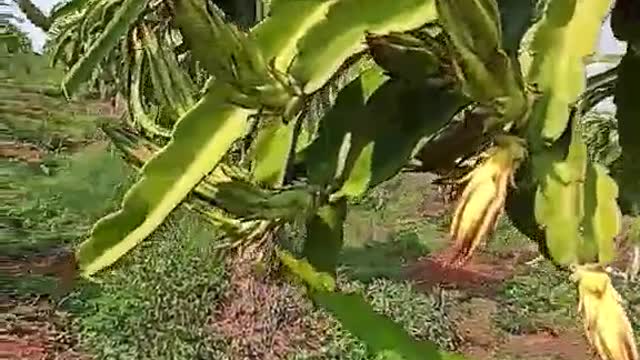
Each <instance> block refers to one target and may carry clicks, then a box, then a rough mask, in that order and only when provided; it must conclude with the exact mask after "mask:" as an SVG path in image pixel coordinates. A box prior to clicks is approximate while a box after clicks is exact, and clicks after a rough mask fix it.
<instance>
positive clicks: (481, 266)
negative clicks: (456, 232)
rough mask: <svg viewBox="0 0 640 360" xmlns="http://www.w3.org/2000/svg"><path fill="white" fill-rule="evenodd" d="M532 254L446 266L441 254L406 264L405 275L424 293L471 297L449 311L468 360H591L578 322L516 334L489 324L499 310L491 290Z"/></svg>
mask: <svg viewBox="0 0 640 360" xmlns="http://www.w3.org/2000/svg"><path fill="white" fill-rule="evenodd" d="M535 256H536V253H535V252H533V251H532V252H528V251H527V252H522V253H519V254H515V255H512V256H510V257H507V258H504V259H499V258H496V257H491V256H489V255H486V254H476V255H475V256H474V257H473V258H472V261H471V262H470V263H468V264H467V265H465V266H463V267H459V268H451V267H448V266H447V265H446V264H445V261H444V260H445V259H447V258H448V256H447V253H446V252H443V253H440V254H436V255H433V256H430V257H428V258H424V259H421V260H419V261H418V262H417V263H416V264H414V265H413V266H411V267H410V268H409V271H408V276H409V278H411V279H412V280H414V281H416V283H417V284H418V286H419V287H421V288H422V289H424V290H425V291H430V290H431V288H432V287H434V286H436V285H438V286H440V287H443V288H449V289H451V288H453V289H457V290H461V291H463V292H464V293H465V294H466V295H468V296H470V297H471V298H470V299H468V300H466V301H464V302H462V303H461V304H459V305H456V306H455V307H454V309H453V310H452V314H451V315H452V318H453V319H454V321H455V323H456V327H457V331H458V334H459V335H460V337H461V338H462V339H463V345H462V348H461V351H462V352H463V353H464V354H465V355H466V356H467V357H468V358H470V359H475V360H493V359H503V358H508V359H511V358H517V359H528V360H529V359H533V360H549V359H558V360H592V359H596V357H594V355H593V352H592V350H591V348H590V346H589V345H588V343H587V340H586V339H585V337H584V336H583V334H582V331H581V328H579V324H578V323H576V327H575V328H571V329H553V327H554V324H549V327H548V328H552V330H551V331H549V330H547V331H543V329H540V331H539V332H537V333H531V334H521V335H514V334H508V333H504V332H503V331H501V330H500V329H497V328H496V327H495V325H494V320H493V317H494V315H495V314H496V313H497V312H498V311H499V304H498V302H497V301H496V296H495V291H496V290H497V288H498V287H499V286H500V284H501V283H503V282H504V281H505V280H507V279H509V278H511V277H512V276H514V275H515V274H516V271H517V266H518V265H521V264H523V263H524V262H526V261H528V260H531V259H533V258H535Z"/></svg>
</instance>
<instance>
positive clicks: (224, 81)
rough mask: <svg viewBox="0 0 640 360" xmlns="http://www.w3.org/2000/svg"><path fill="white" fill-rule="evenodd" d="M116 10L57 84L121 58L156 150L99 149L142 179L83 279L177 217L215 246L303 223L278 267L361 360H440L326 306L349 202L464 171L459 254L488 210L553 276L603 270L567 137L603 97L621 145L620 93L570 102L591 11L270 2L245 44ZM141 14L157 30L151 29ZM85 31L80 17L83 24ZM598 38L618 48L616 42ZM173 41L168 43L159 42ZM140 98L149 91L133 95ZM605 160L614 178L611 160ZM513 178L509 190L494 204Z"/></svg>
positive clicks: (599, 9)
mask: <svg viewBox="0 0 640 360" xmlns="http://www.w3.org/2000/svg"><path fill="white" fill-rule="evenodd" d="M112 4H113V3H112ZM131 4H132V3H131V2H130V1H129V0H125V1H124V2H123V3H122V5H120V6H118V10H117V12H116V16H115V18H114V20H112V21H111V22H110V24H109V25H108V26H107V27H106V28H105V29H104V31H99V32H98V36H97V39H98V40H97V41H95V42H92V45H91V48H90V50H89V51H88V52H87V54H86V55H83V56H82V57H81V58H80V59H79V61H78V62H75V65H74V67H73V68H72V69H71V71H70V73H69V74H68V77H67V80H66V81H65V84H66V85H67V86H71V87H73V88H76V87H77V86H78V85H79V84H80V81H81V80H83V79H86V78H87V77H88V76H89V74H90V70H91V71H93V70H94V68H95V67H96V66H98V65H101V66H104V67H105V68H106V67H107V65H108V64H109V62H108V61H106V60H105V59H107V54H108V53H109V52H110V51H111V50H112V49H115V48H116V45H117V44H118V43H119V44H120V45H121V46H120V52H119V53H115V52H114V53H113V54H112V55H113V57H112V59H111V60H113V59H117V58H118V56H121V57H122V58H123V59H124V63H125V64H126V66H125V67H127V66H128V69H133V74H134V75H136V76H135V77H133V78H132V79H131V80H134V81H124V83H125V85H124V86H123V88H124V89H127V90H129V89H131V90H132V91H129V95H133V97H132V98H131V99H130V100H132V101H131V103H130V107H131V108H132V109H133V110H134V111H133V112H132V114H133V116H132V119H133V121H132V122H133V124H134V125H135V126H139V127H141V128H143V129H146V130H147V132H146V133H147V134H148V135H149V134H154V133H155V134H156V135H161V136H170V140H169V142H168V144H166V145H164V144H163V143H162V141H160V140H156V139H153V138H152V137H150V138H149V139H148V140H150V143H151V144H152V145H151V146H148V148H149V149H151V152H153V153H154V154H153V155H151V156H135V152H136V147H135V146H136V145H135V144H136V143H138V141H137V140H135V136H133V139H127V137H126V136H124V137H118V136H115V137H114V139H116V138H117V139H119V140H118V141H121V145H120V148H122V149H123V150H124V151H125V153H127V154H128V156H129V157H130V158H132V159H136V160H134V162H135V163H136V166H140V165H141V164H142V163H144V165H142V167H141V175H142V177H141V179H140V180H139V181H138V182H137V183H136V184H135V185H134V186H133V187H132V188H131V189H130V191H129V193H128V194H127V195H126V196H125V199H124V201H123V204H122V209H121V210H119V211H118V212H116V213H113V214H110V215H108V216H106V217H105V218H103V219H102V220H100V221H99V222H98V223H96V225H95V227H94V228H93V231H92V234H91V237H90V238H89V239H87V240H86V241H85V242H84V243H83V244H82V245H81V246H80V247H79V249H78V251H77V253H76V255H77V258H78V262H79V265H80V268H81V271H82V272H83V274H84V275H91V274H93V273H95V272H97V271H99V270H101V269H103V268H105V267H107V266H110V265H112V264H113V263H115V262H116V261H117V260H118V259H119V258H120V257H122V256H123V255H125V254H126V253H127V252H128V251H130V250H131V249H133V248H134V247H135V246H136V245H138V244H139V243H140V242H142V241H143V240H144V239H145V238H147V237H148V236H149V235H150V234H151V233H152V232H153V231H155V230H156V229H157V228H158V227H159V226H160V225H161V224H162V223H163V221H164V220H165V219H166V218H167V217H168V216H169V214H170V213H171V212H172V211H173V209H175V208H176V207H177V206H178V205H179V204H180V203H182V202H183V201H185V203H186V205H187V206H188V207H190V208H191V209H195V210H198V211H200V212H201V213H202V214H204V215H205V216H207V218H208V219H210V220H211V221H212V222H213V223H215V224H218V225H219V226H220V227H221V228H222V229H224V230H225V232H226V235H227V236H228V238H230V239H228V241H229V242H230V243H233V244H249V243H253V244H263V243H264V242H272V241H275V240H273V239H274V238H276V236H275V235H276V234H277V233H278V231H279V229H281V227H282V226H283V225H285V224H287V223H288V224H291V223H294V222H299V223H303V222H304V223H306V237H305V238H304V239H303V244H302V251H301V254H295V252H294V253H291V254H290V253H288V252H284V251H278V254H279V255H280V260H281V262H282V263H283V264H284V265H285V266H286V267H288V268H289V270H291V271H292V272H293V273H294V274H295V275H297V276H298V278H300V279H302V280H303V282H304V283H306V284H307V285H308V292H309V295H310V296H311V298H312V299H313V300H314V301H315V302H316V303H317V304H318V305H320V306H322V307H324V308H325V309H328V310H329V311H330V312H331V313H332V314H333V315H334V316H335V317H336V318H338V319H339V320H340V321H341V323H342V325H343V326H344V327H345V328H347V329H348V330H349V331H350V332H351V333H353V334H354V335H356V336H357V337H359V338H361V339H363V340H364V341H365V342H366V343H367V346H368V349H369V350H370V351H371V352H375V353H378V355H381V354H386V355H387V356H388V357H391V358H400V357H402V358H405V359H412V358H423V357H424V356H427V355H431V356H434V357H436V358H448V357H450V355H448V354H444V353H442V352H439V351H437V349H436V348H435V347H434V345H433V344H431V343H421V342H419V341H416V340H415V339H412V338H411V336H409V335H408V334H407V333H406V332H405V331H404V330H403V329H402V327H400V326H398V325H395V324H393V323H392V322H389V320H388V319H386V318H384V317H381V316H380V315H379V314H377V313H376V312H375V311H373V310H372V308H371V307H370V306H369V305H368V304H367V303H366V302H365V301H364V299H363V298H362V297H360V296H358V295H355V294H346V293H341V292H339V291H336V290H335V289H334V286H333V282H334V279H333V277H332V276H331V274H334V273H335V270H336V266H337V264H338V261H339V259H340V252H341V250H342V247H343V242H344V229H343V226H344V224H345V220H346V219H347V204H346V203H347V201H353V200H357V199H361V198H362V197H363V196H365V194H366V193H367V191H369V190H370V189H372V188H373V187H375V186H377V185H379V184H381V183H382V182H384V181H386V180H389V179H391V178H393V177H394V176H396V175H397V174H398V173H400V172H401V171H404V170H414V171H415V170H422V171H425V169H427V170H433V169H436V168H437V169H438V170H440V171H441V173H445V174H447V175H448V176H449V177H458V176H457V174H460V173H462V172H467V171H469V170H472V169H473V170H476V171H472V172H470V174H469V175H468V176H467V177H465V178H464V179H463V180H464V181H467V180H469V181H470V182H469V184H471V185H469V186H470V187H469V188H468V189H465V190H464V192H463V195H462V200H461V206H460V207H459V208H458V209H457V210H456V212H455V214H454V223H457V224H460V223H461V222H464V224H462V225H461V226H460V228H463V227H464V228H468V229H469V231H468V232H470V234H465V235H464V236H462V238H463V239H462V240H463V241H458V243H457V244H456V246H458V248H459V249H458V250H457V251H458V252H460V253H463V252H471V250H472V249H474V248H475V247H476V246H477V245H478V244H479V243H480V242H482V241H483V240H484V238H485V237H486V236H487V234H489V233H490V231H491V228H492V227H493V225H494V224H496V223H497V216H498V215H499V214H500V213H501V210H502V208H503V207H504V206H505V202H506V207H507V209H508V212H509V213H510V214H511V215H512V216H513V217H514V218H513V219H512V220H513V222H514V223H515V224H516V225H517V226H518V227H519V228H520V229H521V230H522V231H523V232H524V233H525V234H527V235H528V236H530V237H532V238H534V240H536V241H538V242H541V243H542V242H543V245H544V246H543V247H546V248H547V249H548V251H549V254H548V255H549V256H550V257H551V258H552V259H553V260H554V262H555V263H557V264H560V265H563V266H573V265H579V264H588V263H600V264H603V265H605V264H608V263H609V262H611V261H612V259H613V257H614V243H613V238H614V237H615V236H616V235H617V233H618V232H619V230H620V210H619V208H618V204H617V198H618V185H617V184H616V183H615V181H614V180H613V178H612V177H611V176H609V174H608V170H607V169H606V168H605V167H604V165H603V164H599V163H597V162H595V161H594V159H592V158H590V157H589V151H588V146H587V143H586V140H585V136H584V135H583V133H584V129H583V128H584V126H583V124H582V122H583V115H584V113H585V112H587V111H588V110H589V109H590V108H591V107H592V106H593V105H594V104H595V103H597V101H599V100H601V99H602V98H603V97H605V96H604V95H603V94H608V93H609V92H610V91H611V88H612V84H613V82H615V81H617V84H616V91H617V93H616V101H617V103H619V104H622V106H621V109H619V115H620V116H619V119H618V120H619V121H620V124H619V127H620V129H621V130H622V129H623V127H627V126H631V125H629V124H630V123H631V122H630V121H628V120H629V119H630V118H631V115H629V114H632V112H633V111H632V110H633V109H632V108H630V107H629V106H632V105H630V104H626V103H625V101H628V100H629V99H631V98H630V97H628V96H630V94H633V93H634V92H633V91H632V90H631V82H630V83H628V84H625V82H624V81H626V80H622V79H621V80H617V79H616V78H615V77H610V76H609V74H605V75H601V76H600V77H604V78H605V79H604V80H602V79H600V78H599V79H600V80H602V81H600V80H598V79H596V80H593V81H590V82H589V83H588V84H589V86H588V87H587V86H586V85H587V82H586V81H585V76H584V74H585V72H584V60H585V58H586V57H587V56H588V55H589V54H590V53H591V52H592V50H593V48H594V44H595V41H596V35H597V34H598V30H599V28H600V26H601V23H602V20H603V18H604V17H605V15H606V13H607V11H608V7H609V1H606V0H598V1H593V2H585V1H576V0H572V1H565V0H562V1H561V0H550V1H546V2H545V5H546V6H545V7H544V8H543V9H542V11H541V13H540V14H539V13H538V11H537V9H536V7H537V6H538V4H534V3H533V2H531V1H527V2H524V3H522V4H520V6H516V5H515V3H514V2H509V1H505V2H500V3H498V2H496V1H493V0H474V1H471V2H468V3H465V5H464V6H463V5H461V4H459V3H455V2H450V1H449V2H447V1H439V0H438V1H435V2H433V1H429V0H402V1H395V2H377V3H371V2H368V1H363V0H332V1H324V0H322V1H321V0H301V1H295V2H293V1H284V0H276V1H274V2H273V3H272V4H270V12H269V15H268V16H267V17H266V18H265V19H264V20H263V21H262V22H260V23H259V24H257V25H256V26H254V27H252V28H251V29H249V30H248V31H244V30H241V29H240V27H238V26H236V25H235V24H233V23H231V22H230V21H229V20H227V19H226V18H225V15H224V14H223V12H222V11H221V10H220V9H219V8H218V7H216V6H206V5H205V4H204V3H202V2H197V1H195V0H176V1H173V2H169V3H167V4H166V7H163V5H157V4H156V3H153V4H151V3H148V4H147V2H143V3H140V4H135V5H131ZM156 5H157V6H158V7H155V6H156ZM103 6H105V9H106V7H107V6H108V5H104V4H103ZM113 6H115V5H113ZM619 6H623V5H619ZM85 7H86V6H85ZM146 10H148V11H146ZM618 11H619V10H618ZM106 12H108V11H107V10H105V13H103V15H104V14H106ZM154 12H155V13H157V14H161V16H159V17H160V18H163V17H164V16H166V17H169V19H168V20H169V21H166V24H170V25H168V27H167V28H168V29H169V30H168V29H167V28H162V27H160V26H159V25H158V23H157V22H156V21H158V22H160V23H162V21H160V20H157V19H154V18H153V17H152V16H151V14H152V13H154ZM85 16H86V17H87V18H91V17H92V16H97V15H96V13H95V12H92V11H91V10H90V9H89V10H87V12H85ZM617 16H620V15H617ZM103 17H104V16H103ZM96 19H97V18H96ZM164 20H167V19H164ZM616 21H617V23H616V24H618V25H616V26H617V27H618V30H616V33H617V34H618V36H629V35H628V34H629V30H628V29H627V30H621V29H622V27H624V26H622V25H620V24H621V23H620V21H619V19H618V20H616ZM176 25H177V30H179V32H180V36H175V38H179V39H175V38H174V37H173V35H174V34H172V32H171V31H170V30H176V29H171V27H172V26H176ZM82 26H86V23H85V25H81V27H82ZM621 26H622V27H621ZM88 32H89V33H91V31H88ZM83 33H86V32H84V31H83ZM156 33H157V34H159V35H155V34H156ZM125 34H126V36H125ZM622 34H625V35H622ZM175 35H177V34H175ZM121 39H124V40H122V41H121ZM172 39H173V40H172ZM139 43H140V44H142V45H143V47H144V51H145V56H144V58H143V57H142V55H140V54H137V55H136V54H135V53H134V56H133V60H134V61H133V62H131V61H129V60H131V59H130V55H131V51H130V50H131V49H132V47H131V45H133V47H134V48H137V46H136V45H137V44H139ZM179 48H182V49H179ZM366 50H369V51H366ZM635 51H637V49H634V47H633V46H631V47H630V50H629V53H628V54H627V56H626V61H625V62H623V64H622V65H621V66H620V68H619V69H620V71H621V72H624V73H625V74H628V76H626V77H627V78H633V74H634V73H635V71H637V69H636V67H637V66H635V65H630V63H633V58H632V57H635V56H636V53H635ZM629 54H631V55H629ZM185 57H187V58H189V60H186V61H184V58H185ZM371 58H373V61H374V62H376V64H374V65H372V66H371V65H370V64H371ZM180 59H183V60H180ZM630 59H631V60H630ZM103 60H105V61H104V62H102V61H103ZM181 61H184V62H182V63H181ZM112 64H113V63H112ZM145 64H146V65H145ZM185 64H187V65H185ZM196 65H197V66H196ZM198 66H202V67H203V68H204V69H205V70H206V71H207V72H208V75H210V78H209V80H208V81H207V83H206V84H205V85H204V88H203V89H202V91H201V94H200V95H195V91H193V89H192V88H193V86H192V84H196V83H197V81H196V80H195V79H194V78H195V77H194V75H193V73H194V72H193V71H192V69H191V68H190V69H189V70H187V69H186V68H187V67H194V68H197V67H198ZM115 68H116V69H117V66H116V67H115ZM353 69H357V70H353ZM103 70H104V69H103ZM127 71H130V70H127ZM349 71H354V72H356V75H354V76H351V75H348V76H347V75H346V74H347V73H348V72H349ZM127 73H128V72H127ZM118 78H119V77H118ZM338 78H342V79H346V78H348V80H346V81H344V83H347V84H348V85H346V86H344V84H340V85H338V86H337V89H336V90H337V92H338V95H337V97H336V98H335V101H334V100H333V96H328V97H326V98H325V99H326V100H328V101H327V102H328V103H329V104H328V106H326V105H325V106H324V107H323V110H322V111H321V112H322V114H318V115H319V116H314V117H313V120H311V121H308V120H309V118H308V115H309V113H311V112H312V111H313V110H312V109H311V107H310V106H309V104H310V103H312V102H313V100H317V99H318V98H322V97H323V96H325V94H323V92H324V91H326V89H331V86H332V85H335V84H337V83H338V80H336V79H338ZM101 81H103V80H101ZM635 83H638V82H637V81H635V80H634V84H635ZM143 84H144V85H150V88H151V89H150V90H151V91H150V92H148V93H147V92H144V93H143V90H144V85H143ZM131 85H134V86H133V87H130V86H131ZM198 97H200V99H198ZM151 99H153V100H151ZM194 102H195V104H194ZM150 103H151V104H153V105H150ZM148 109H154V110H152V111H149V110H148ZM150 112H151V113H153V112H155V113H156V114H157V118H154V119H151V118H150V117H149V116H148V114H149V113H150ZM625 114H626V115H628V117H629V119H625V118H624V117H625ZM136 117H138V118H139V119H136ZM623 121H625V123H623ZM159 124H163V125H162V126H163V127H164V129H162V128H160V125H159ZM165 124H166V125H165ZM156 126H157V127H156ZM154 127H156V128H155V131H154ZM170 127H172V128H173V130H172V132H171V133H169V128H170ZM625 129H626V128H625ZM149 130H150V131H149ZM632 133H633V131H629V132H628V134H629V135H630V134H632ZM116 135H117V134H116ZM505 136H506V137H508V138H517V141H521V142H522V144H523V145H526V147H527V148H526V149H524V148H520V147H519V148H518V151H520V152H519V153H518V154H517V155H518V156H517V158H518V159H521V158H524V156H520V155H521V153H524V152H527V153H528V157H527V158H526V159H524V160H523V162H524V164H521V163H520V161H517V162H515V161H502V160H503V159H511V158H514V157H516V156H515V155H514V154H511V152H513V151H514V150H513V149H510V148H509V149H507V148H502V147H500V145H501V143H500V141H499V140H500V139H504V138H505ZM140 143H142V142H140ZM620 143H621V146H622V148H623V159H624V156H625V154H626V151H627V150H625V147H627V146H629V145H628V144H629V142H628V140H627V139H623V138H622V137H621V139H620ZM163 145H164V146H163ZM496 148H500V149H501V151H502V152H496V151H495V150H496ZM417 154H419V156H418V155H417ZM495 154H501V157H498V156H497V155H495ZM626 156H630V153H629V155H626ZM414 157H418V158H419V160H420V161H417V162H416V161H413V160H414ZM477 160H479V161H477ZM434 164H437V166H436V165H434ZM623 164H624V162H623ZM521 165H522V166H521ZM520 166H521V167H522V169H519V167H520ZM518 170H520V171H518ZM516 172H518V173H517V177H518V182H519V183H520V184H524V186H523V190H522V191H520V190H516V191H514V190H512V189H511V188H510V183H509V180H510V178H511V177H512V175H514V173H516ZM477 189H481V190H478V191H476V190H477ZM623 192H624V190H623ZM191 193H193V194H194V195H196V196H194V197H190V196H189V195H190V194H191ZM622 198H623V199H624V198H625V196H624V195H623V196H622ZM527 218H528V220H527ZM534 218H535V222H534V221H532V220H533V219H534ZM536 223H537V224H536ZM456 228H457V226H456ZM465 231H466V230H465ZM467 235H468V236H467ZM456 237H457V235H456ZM467 240H468V241H467ZM241 248H242V246H241ZM465 249H466V250H465ZM298 255H301V258H297V256H298ZM468 255H470V254H468Z"/></svg>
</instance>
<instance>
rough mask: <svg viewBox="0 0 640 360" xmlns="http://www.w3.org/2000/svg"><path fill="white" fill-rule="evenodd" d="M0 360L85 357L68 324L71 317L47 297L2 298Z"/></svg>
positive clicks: (0, 304)
mask: <svg viewBox="0 0 640 360" xmlns="http://www.w3.org/2000/svg"><path fill="white" fill-rule="evenodd" d="M0 314H1V315H0V359H7V360H45V359H57V360H86V359H90V357H89V356H87V355H84V354H82V353H81V352H79V351H77V350H76V349H75V347H76V339H74V338H72V337H71V336H70V335H69V334H68V332H67V331H65V329H64V328H65V327H66V326H68V322H69V319H67V317H66V316H65V314H64V313H61V312H59V311H57V310H56V309H55V306H54V305H53V304H52V303H51V302H50V301H49V300H47V299H39V298H33V299H30V300H28V301H25V300H24V299H20V300H17V299H12V298H10V297H0Z"/></svg>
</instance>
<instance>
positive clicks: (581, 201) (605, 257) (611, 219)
mask: <svg viewBox="0 0 640 360" xmlns="http://www.w3.org/2000/svg"><path fill="white" fill-rule="evenodd" d="M575 121H576V120H574V122H575ZM572 130H573V131H572V133H571V144H570V145H569V150H568V153H567V155H566V157H563V155H562V154H561V153H560V152H559V151H557V152H556V153H554V155H556V154H557V155H556V156H558V157H557V158H552V159H541V158H538V159H535V160H534V171H535V172H536V176H537V177H538V182H539V184H540V185H539V188H538V192H537V193H536V199H535V203H536V206H535V214H536V220H537V221H538V222H539V223H540V224H542V225H543V226H544V227H545V231H546V241H547V245H548V247H549V250H550V254H551V256H552V257H553V258H554V260H555V261H557V262H558V263H560V264H563V265H569V264H573V263H576V262H578V263H590V262H600V263H602V264H607V263H609V262H610V261H612V260H613V255H614V244H613V237H614V236H615V235H616V234H617V233H618V232H619V231H620V221H621V214H620V210H619V209H618V206H617V203H616V200H617V197H618V187H617V185H616V183H615V182H614V181H613V179H611V177H609V175H608V173H607V170H606V169H605V168H603V167H602V165H600V164H595V163H593V162H592V161H589V159H588V156H587V148H586V145H585V144H584V142H583V140H582V134H581V132H580V131H579V129H578V128H577V127H574V128H573V129H572ZM536 161H538V162H539V164H536ZM545 166H546V167H545Z"/></svg>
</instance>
